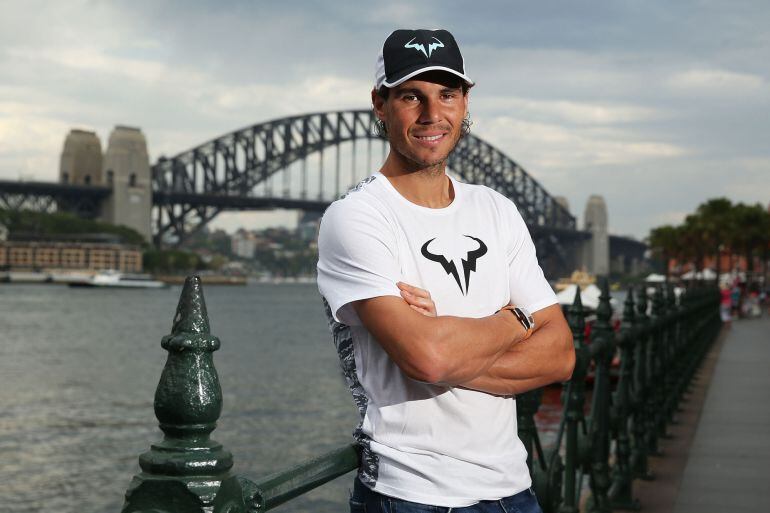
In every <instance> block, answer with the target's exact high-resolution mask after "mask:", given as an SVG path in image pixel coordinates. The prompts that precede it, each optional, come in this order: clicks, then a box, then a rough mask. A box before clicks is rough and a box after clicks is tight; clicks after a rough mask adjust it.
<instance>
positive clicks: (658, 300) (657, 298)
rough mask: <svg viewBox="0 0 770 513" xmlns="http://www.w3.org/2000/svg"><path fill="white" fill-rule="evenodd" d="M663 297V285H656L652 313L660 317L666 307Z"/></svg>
mask: <svg viewBox="0 0 770 513" xmlns="http://www.w3.org/2000/svg"><path fill="white" fill-rule="evenodd" d="M663 302H664V299H663V286H662V285H658V286H657V287H655V293H654V294H653V295H652V315H654V316H655V317H659V316H661V315H662V314H663V309H664V308H665V306H664V304H663Z"/></svg>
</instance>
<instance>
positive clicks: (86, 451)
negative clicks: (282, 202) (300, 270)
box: [0, 284, 357, 513]
mask: <svg viewBox="0 0 770 513" xmlns="http://www.w3.org/2000/svg"><path fill="white" fill-rule="evenodd" d="M179 292H180V288H179V287H172V288H171V289H169V290H159V291H158V290H120V291H114V290H106V289H105V290H99V289H70V288H67V287H57V286H40V285H30V286H23V285H0V379H1V380H2V386H0V462H2V463H0V483H1V484H0V510H2V511H9V512H38V511H56V512H62V513H63V512H78V513H83V512H106V511H111V512H116V511H120V508H121V505H122V503H123V494H124V493H125V490H126V488H127V486H128V484H129V481H130V479H131V477H132V475H133V474H135V473H136V472H137V471H138V462H137V457H138V455H139V454H140V453H141V452H144V451H145V450H147V449H148V448H149V445H150V443H151V442H154V441H156V440H158V439H159V438H160V431H159V430H158V428H157V427H156V424H157V421H156V419H155V417H154V414H153V410H152V401H153V396H154V393H155V386H156V385H157V382H158V378H159V377H160V372H161V370H162V368H163V365H164V363H165V357H166V352H165V351H164V350H162V349H161V348H160V339H161V337H162V336H163V335H165V334H167V333H168V332H169V331H170V327H171V320H172V317H173V315H174V312H175V309H176V303H177V300H178V297H179ZM204 292H205V296H206V302H207V306H208V311H209V317H210V319H211V326H212V332H213V333H214V334H215V335H217V336H219V337H220V339H221V340H222V348H221V349H220V350H219V351H217V352H216V353H215V354H214V359H215V363H216V366H217V369H218V371H219V376H220V381H221V384H222V390H223V395H224V411H223V414H222V417H221V418H220V421H219V427H218V428H217V430H216V431H215V432H214V434H213V438H214V439H216V440H218V441H219V442H221V443H223V444H224V445H225V447H226V448H227V449H229V450H230V451H231V452H232V453H233V455H234V457H235V467H234V471H235V472H236V473H239V474H245V475H248V476H250V477H258V476H262V475H266V474H269V473H272V472H274V471H276V470H279V469H283V468H286V467H287V466H290V465H292V464H295V463H299V462H301V461H303V460H304V459H306V458H309V457H311V456H317V455H319V454H321V453H323V452H325V451H327V450H330V449H333V448H336V447H338V446H341V445H344V444H346V443H349V442H350V441H351V436H350V433H351V431H352V429H353V427H354V426H355V424H356V422H357V413H356V411H355V409H354V407H353V402H352V400H351V398H350V394H349V392H348V390H347V387H346V385H345V383H344V380H343V378H342V375H341V373H340V371H339V364H338V362H337V357H336V354H335V352H334V350H333V346H332V343H331V337H330V335H329V333H328V329H327V326H326V322H325V317H324V314H323V310H322V307H321V303H320V298H319V296H318V292H317V289H316V288H315V286H314V285H301V284H292V285H281V286H277V285H257V286H249V287H215V286H208V287H205V291H204ZM350 481H351V476H344V477H342V478H339V479H337V480H336V481H335V482H333V483H330V484H328V485H326V486H324V487H322V488H320V489H319V490H317V491H315V492H313V493H311V494H309V495H308V496H307V497H306V498H300V499H297V500H296V501H293V502H291V503H289V504H286V505H284V506H283V507H281V508H280V509H279V511H285V512H287V513H288V512H299V511H314V512H320V513H325V512H328V513H332V512H335V513H336V512H339V511H342V510H344V506H343V504H345V503H346V502H347V489H348V488H349V483H350ZM311 503H312V507H311V506H310V504H311Z"/></svg>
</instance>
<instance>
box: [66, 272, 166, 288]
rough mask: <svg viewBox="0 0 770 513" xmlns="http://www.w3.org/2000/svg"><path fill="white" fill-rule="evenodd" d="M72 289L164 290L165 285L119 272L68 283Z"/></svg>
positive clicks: (136, 275)
mask: <svg viewBox="0 0 770 513" xmlns="http://www.w3.org/2000/svg"><path fill="white" fill-rule="evenodd" d="M67 284H68V285H69V286H70V287H101V288H116V289H162V288H166V287H168V285H166V284H165V283H163V282H162V281H158V280H153V279H152V277H151V276H150V275H148V274H125V273H121V272H119V271H103V272H100V273H96V274H94V275H93V276H91V277H88V278H85V279H82V280H73V281H70V282H68V283H67Z"/></svg>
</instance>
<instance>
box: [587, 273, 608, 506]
mask: <svg viewBox="0 0 770 513" xmlns="http://www.w3.org/2000/svg"><path fill="white" fill-rule="evenodd" d="M601 290H602V295H601V297H600V298H599V307H598V308H597V309H596V327H595V328H594V330H593V332H592V335H591V354H592V355H593V358H594V363H595V372H596V378H595V380H594V395H593V404H592V407H591V424H590V429H589V436H590V438H591V479H590V486H591V497H590V498H589V501H588V506H587V511H589V512H590V513H608V512H611V511H612V506H611V504H610V499H609V489H610V484H611V482H610V467H609V457H610V401H611V391H610V365H611V363H612V356H613V353H614V351H615V340H614V339H615V333H614V332H613V330H612V325H611V324H610V318H611V317H612V307H611V306H610V292H609V283H608V280H607V278H602V282H601Z"/></svg>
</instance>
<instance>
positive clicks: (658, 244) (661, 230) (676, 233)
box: [647, 225, 681, 279]
mask: <svg viewBox="0 0 770 513" xmlns="http://www.w3.org/2000/svg"><path fill="white" fill-rule="evenodd" d="M680 232H681V230H680V228H678V227H676V226H671V225H665V226H658V227H657V228H653V229H652V230H650V235H649V236H648V237H647V244H648V245H649V246H650V249H652V250H653V252H654V253H655V254H657V255H658V257H659V258H661V259H662V260H663V267H664V269H665V274H666V279H668V263H669V262H670V261H671V259H672V258H676V259H679V258H680V257H681V246H680V241H679V238H680Z"/></svg>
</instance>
